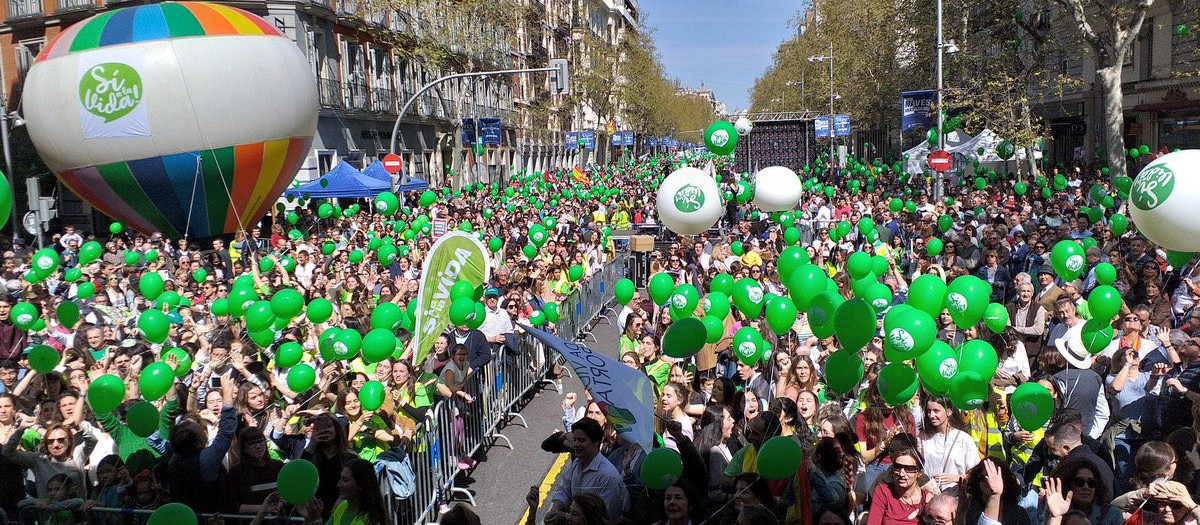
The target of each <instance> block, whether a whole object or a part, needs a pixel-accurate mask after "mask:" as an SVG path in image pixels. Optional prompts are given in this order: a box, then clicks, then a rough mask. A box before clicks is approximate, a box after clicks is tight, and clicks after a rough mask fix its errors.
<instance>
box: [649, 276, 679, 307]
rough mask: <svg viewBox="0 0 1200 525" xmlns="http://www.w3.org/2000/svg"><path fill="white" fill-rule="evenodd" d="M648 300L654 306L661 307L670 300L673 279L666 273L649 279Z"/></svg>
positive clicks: (673, 283) (673, 284) (673, 285)
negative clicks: (652, 302) (651, 301)
mask: <svg viewBox="0 0 1200 525" xmlns="http://www.w3.org/2000/svg"><path fill="white" fill-rule="evenodd" d="M648 289H649V290H650V299H651V300H653V301H654V304H656V305H659V306H663V305H666V304H667V301H668V300H670V298H671V293H672V292H673V291H675V279H674V278H673V277H671V275H670V274H667V273H656V274H654V276H653V277H651V278H650V286H649V287H648Z"/></svg>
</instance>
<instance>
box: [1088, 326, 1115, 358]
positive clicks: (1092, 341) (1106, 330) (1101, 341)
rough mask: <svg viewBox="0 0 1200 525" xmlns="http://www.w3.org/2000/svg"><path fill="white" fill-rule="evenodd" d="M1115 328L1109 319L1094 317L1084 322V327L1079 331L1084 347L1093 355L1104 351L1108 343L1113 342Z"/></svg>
mask: <svg viewBox="0 0 1200 525" xmlns="http://www.w3.org/2000/svg"><path fill="white" fill-rule="evenodd" d="M1113 337H1114V330H1113V327H1112V324H1110V323H1109V322H1108V320H1107V319H1105V320H1101V319H1100V318H1098V317H1096V318H1092V319H1091V320H1089V321H1088V322H1086V323H1083V328H1082V329H1081V330H1080V332H1079V338H1080V340H1081V341H1082V342H1083V347H1084V348H1085V349H1087V351H1088V353H1091V354H1092V355H1095V354H1098V353H1100V352H1103V351H1104V349H1105V348H1108V345H1109V344H1110V343H1112V340H1113Z"/></svg>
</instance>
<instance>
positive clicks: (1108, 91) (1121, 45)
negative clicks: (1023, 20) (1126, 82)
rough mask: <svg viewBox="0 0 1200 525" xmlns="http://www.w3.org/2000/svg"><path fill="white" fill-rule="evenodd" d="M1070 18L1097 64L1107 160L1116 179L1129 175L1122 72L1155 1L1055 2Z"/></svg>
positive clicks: (1082, 0)
mask: <svg viewBox="0 0 1200 525" xmlns="http://www.w3.org/2000/svg"><path fill="white" fill-rule="evenodd" d="M1053 1H1054V3H1056V4H1058V5H1059V6H1061V7H1062V8H1063V9H1064V11H1065V14H1066V15H1067V16H1068V17H1069V18H1070V19H1069V20H1068V21H1067V25H1068V27H1070V28H1071V29H1072V31H1074V33H1075V34H1076V35H1077V36H1079V37H1080V38H1081V39H1083V41H1084V43H1085V44H1087V46H1088V48H1089V49H1090V51H1091V53H1092V58H1093V59H1094V60H1095V63H1096V82H1097V83H1098V87H1099V89H1100V100H1101V106H1102V110H1101V115H1100V117H1101V119H1102V120H1103V129H1104V150H1105V155H1104V157H1105V160H1106V161H1107V162H1108V165H1109V167H1110V168H1111V169H1112V176H1113V177H1123V176H1125V174H1126V171H1125V142H1124V139H1123V138H1122V135H1123V133H1124V128H1125V114H1124V113H1125V112H1124V106H1123V102H1124V101H1123V99H1124V96H1125V94H1124V91H1123V90H1122V87H1121V69H1122V67H1123V66H1124V60H1125V54H1126V53H1128V52H1129V50H1130V48H1131V47H1132V46H1133V43H1134V41H1135V40H1136V39H1137V36H1138V33H1139V32H1141V30H1142V22H1144V21H1145V20H1146V12H1147V11H1149V10H1150V7H1151V6H1153V5H1154V0H1091V1H1088V2H1086V3H1085V2H1084V0H1053Z"/></svg>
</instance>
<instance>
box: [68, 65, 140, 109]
mask: <svg viewBox="0 0 1200 525" xmlns="http://www.w3.org/2000/svg"><path fill="white" fill-rule="evenodd" d="M142 94H143V93H142V76H141V75H139V74H138V72H137V70H136V69H133V67H131V66H129V65H126V64H121V63H119V62H105V63H103V64H96V65H94V66H92V67H91V69H88V70H87V72H86V73H84V74H83V78H81V79H79V103H80V104H82V105H83V109H86V110H87V112H88V113H91V114H93V115H96V116H97V117H100V118H102V119H104V122H112V121H114V120H117V119H119V118H121V117H124V116H125V115H128V114H129V113H130V112H132V111H133V110H134V109H136V108H137V107H138V104H141V102H142Z"/></svg>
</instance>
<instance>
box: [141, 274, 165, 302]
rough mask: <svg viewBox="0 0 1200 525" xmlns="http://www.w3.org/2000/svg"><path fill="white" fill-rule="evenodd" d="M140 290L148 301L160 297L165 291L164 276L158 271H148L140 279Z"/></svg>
mask: <svg viewBox="0 0 1200 525" xmlns="http://www.w3.org/2000/svg"><path fill="white" fill-rule="evenodd" d="M138 290H139V291H141V292H142V297H145V298H146V300H147V301H153V300H155V299H158V296H160V295H162V293H163V278H162V276H161V275H159V274H158V272H147V273H144V274H142V277H141V278H140V279H138Z"/></svg>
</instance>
